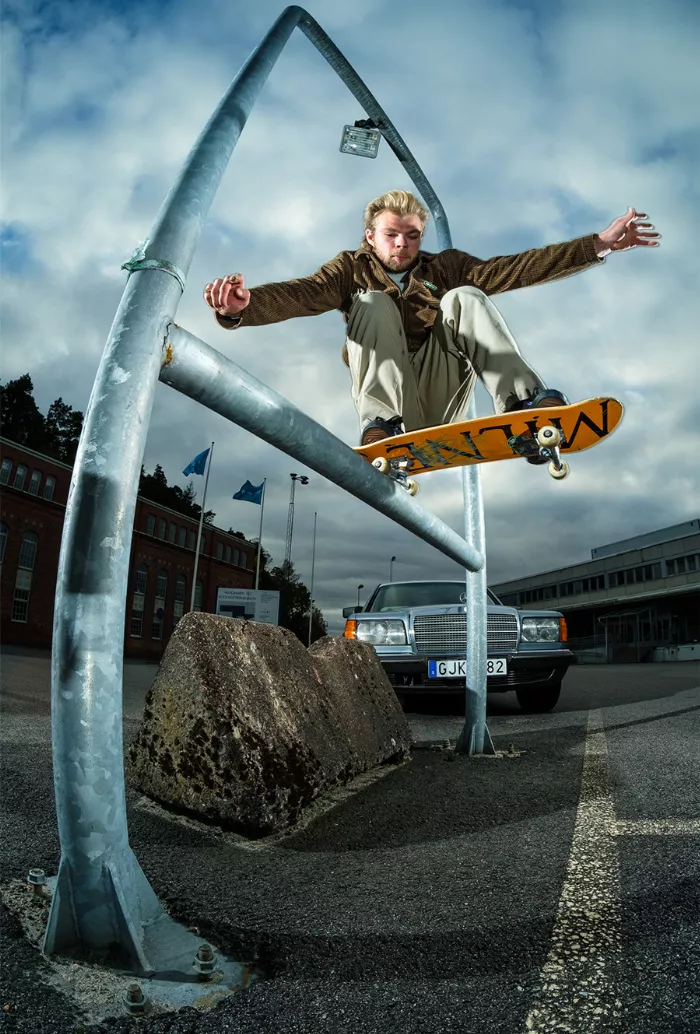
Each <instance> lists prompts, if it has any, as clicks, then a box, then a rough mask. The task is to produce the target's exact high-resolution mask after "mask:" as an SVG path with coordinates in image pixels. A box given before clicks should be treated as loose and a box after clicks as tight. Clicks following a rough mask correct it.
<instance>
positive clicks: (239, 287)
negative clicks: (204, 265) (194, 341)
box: [204, 273, 250, 316]
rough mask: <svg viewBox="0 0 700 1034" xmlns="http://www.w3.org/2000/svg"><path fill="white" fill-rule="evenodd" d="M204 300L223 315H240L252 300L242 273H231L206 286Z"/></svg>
mask: <svg viewBox="0 0 700 1034" xmlns="http://www.w3.org/2000/svg"><path fill="white" fill-rule="evenodd" d="M204 301H205V302H206V303H207V305H209V306H211V308H212V309H216V311H217V312H218V313H220V314H221V315H222V316H238V314H239V313H241V312H243V310H244V309H245V307H246V305H247V304H248V302H249V301H250V291H248V290H246V286H245V281H244V280H243V276H242V274H241V273H231V274H230V276H225V277H224V278H223V280H215V281H214V283H213V284H207V286H206V287H205V288H204Z"/></svg>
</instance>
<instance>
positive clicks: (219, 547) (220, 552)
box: [216, 542, 224, 560]
mask: <svg viewBox="0 0 700 1034" xmlns="http://www.w3.org/2000/svg"><path fill="white" fill-rule="evenodd" d="M216 559H217V560H223V559H224V544H223V542H217V543H216Z"/></svg>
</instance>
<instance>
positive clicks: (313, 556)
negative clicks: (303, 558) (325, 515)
mask: <svg viewBox="0 0 700 1034" xmlns="http://www.w3.org/2000/svg"><path fill="white" fill-rule="evenodd" d="M316 516H317V515H316V514H314V544H313V548H312V550H311V589H310V591H309V646H311V621H312V619H313V616H314V567H315V564H316Z"/></svg>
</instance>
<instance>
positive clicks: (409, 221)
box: [365, 212, 421, 273]
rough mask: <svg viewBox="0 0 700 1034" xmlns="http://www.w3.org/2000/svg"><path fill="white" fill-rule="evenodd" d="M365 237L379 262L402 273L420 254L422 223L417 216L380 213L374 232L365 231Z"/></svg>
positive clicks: (393, 270)
mask: <svg viewBox="0 0 700 1034" xmlns="http://www.w3.org/2000/svg"><path fill="white" fill-rule="evenodd" d="M365 237H366V238H367V240H368V241H369V243H370V244H371V245H372V247H373V248H374V251H375V253H376V255H377V258H378V259H379V261H380V262H382V263H383V265H385V266H386V267H387V269H390V270H391V271H392V272H393V273H401V272H403V271H404V270H406V269H408V268H409V266H411V265H412V264H413V262H414V261H415V258H416V255H417V254H418V250H419V248H420V241H421V221H420V218H419V216H417V215H394V213H393V212H380V213H379V215H378V216H377V218H376V220H375V223H374V230H365Z"/></svg>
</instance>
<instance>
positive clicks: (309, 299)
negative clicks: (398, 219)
mask: <svg viewBox="0 0 700 1034" xmlns="http://www.w3.org/2000/svg"><path fill="white" fill-rule="evenodd" d="M594 239H595V234H589V235H588V236H586V237H578V238H576V239H575V240H572V241H564V242H563V243H561V244H549V245H547V246H546V247H544V248H531V249H530V250H529V251H522V252H520V253H519V254H517V255H500V256H498V257H497V258H490V259H478V258H475V257H474V256H473V255H468V254H467V252H466V251H458V250H457V249H456V248H448V249H447V250H446V251H440V252H438V253H437V254H432V253H430V252H428V251H419V252H418V258H417V260H416V264H415V265H414V266H413V268H412V270H411V275H410V279H409V282H408V286H407V287H406V290H405V291H404V293H403V294H402V293H401V291H400V289H399V287H398V286H397V285H396V284H395V283H394V281H393V280H392V279H391V277H390V276H389V275H388V274H387V272H386V270H385V269H384V267H383V266H382V264H381V262H379V260H378V259H377V257H376V256H375V254H374V251H373V249H372V247H371V246H370V245H369V244H368V243H367V241H364V242H363V243H362V245H361V247H360V248H359V249H358V250H357V251H341V252H340V254H339V255H336V257H335V258H334V259H332V260H331V261H330V262H327V263H326V264H325V265H323V266H321V268H320V269H318V270H317V271H316V272H315V273H313V274H312V275H311V276H305V277H300V278H299V279H296V280H285V281H283V282H281V283H277V284H261V285H260V286H259V287H252V288H251V289H250V302H249V304H248V306H247V307H246V308H245V309H244V310H243V312H242V313H241V315H240V316H233V317H228V316H221V315H220V314H219V313H216V314H215V315H216V319H217V320H218V322H219V323H220V324H221V326H222V327H225V328H226V329H229V330H233V329H235V328H236V327H241V326H243V327H262V326H265V325H266V324H268V323H280V322H281V321H282V320H290V319H294V318H295V317H296V316H318V315H320V314H321V313H323V312H330V311H331V310H332V309H339V310H340V311H341V312H342V313H343V316H344V318H345V322H346V323H347V320H348V313H349V312H350V306H351V305H352V302H353V298H354V297H355V296H356V295H357V294H359V293H362V292H365V291H384V292H386V293H387V294H389V295H391V297H392V298H393V299H394V301H395V302H396V304H397V306H398V308H399V311H400V313H401V318H402V322H403V326H404V330H405V331H406V340H407V343H408V348H409V350H410V351H411V352H416V351H418V349H419V348H420V347H421V346H422V345H423V344H424V343H425V341H426V340H427V338H428V335H429V333H430V330H431V328H432V326H433V323H434V322H435V317H436V315H437V312H438V309H439V307H440V300H441V299H442V297H443V296H444V295H445V293H446V292H447V291H450V290H452V289H453V288H455V287H463V286H473V287H477V288H479V290H481V291H483V292H484V294H487V295H490V294H500V293H501V292H502V291H513V290H515V288H517V287H531V286H534V285H535V284H546V283H548V282H549V281H552V280H561V279H562V278H563V277H567V276H572V275H573V274H574V273H579V272H580V271H581V270H582V269H587V268H588V267H589V266H593V265H598V264H599V263H600V262H602V259H599V258H598V256H597V255H596V253H595V248H594V244H593V242H594ZM343 360H344V361H345V362H346V363H347V352H346V350H345V348H343Z"/></svg>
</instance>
